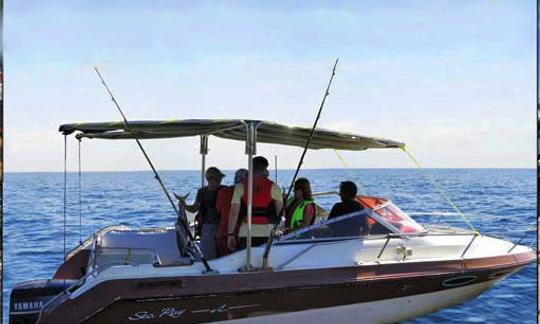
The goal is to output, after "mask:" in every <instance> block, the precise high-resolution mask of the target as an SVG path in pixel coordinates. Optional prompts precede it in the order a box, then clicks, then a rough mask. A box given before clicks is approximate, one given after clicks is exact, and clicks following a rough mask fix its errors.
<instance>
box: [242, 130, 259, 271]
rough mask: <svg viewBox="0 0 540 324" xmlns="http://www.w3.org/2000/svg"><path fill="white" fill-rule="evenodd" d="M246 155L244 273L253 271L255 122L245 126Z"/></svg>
mask: <svg viewBox="0 0 540 324" xmlns="http://www.w3.org/2000/svg"><path fill="white" fill-rule="evenodd" d="M246 126H247V127H246V128H247V129H246V135H247V136H246V154H247V156H248V187H247V188H244V190H245V189H247V194H248V195H247V196H248V197H247V198H248V201H247V215H246V217H247V227H248V231H247V237H246V265H245V266H244V270H245V271H249V270H252V269H253V266H252V265H251V242H252V237H251V218H252V215H253V155H255V154H257V138H256V137H257V135H256V134H257V133H256V128H257V125H256V123H255V122H248V124H247V125H246Z"/></svg>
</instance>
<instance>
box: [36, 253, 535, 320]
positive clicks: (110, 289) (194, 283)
mask: <svg viewBox="0 0 540 324" xmlns="http://www.w3.org/2000/svg"><path fill="white" fill-rule="evenodd" d="M534 258H535V255H534V253H521V254H516V255H508V256H500V257H492V258H483V259H471V260H463V261H462V260H454V261H439V262H435V261H432V262H416V263H398V264H380V265H369V266H355V267H343V268H330V269H314V270H296V271H278V272H272V271H270V272H255V273H242V274H234V275H211V276H197V277H193V276H191V277H174V278H147V279H121V280H111V281H107V282H104V283H101V284H98V285H96V286H95V287H94V288H92V289H91V290H89V291H88V292H86V293H84V294H83V295H81V296H79V297H78V298H76V299H73V300H66V301H65V302H64V303H62V304H60V305H58V306H57V308H56V309H55V310H54V311H53V312H51V313H50V314H48V316H46V317H44V318H43V319H42V323H59V322H69V323H79V322H83V321H85V320H87V321H88V322H89V323H105V322H112V321H114V322H115V323H116V322H118V323H121V322H131V323H133V321H130V320H129V318H130V317H131V318H132V320H135V321H143V322H147V321H153V322H157V321H158V320H159V321H160V322H163V321H165V320H166V319H170V320H172V321H175V320H176V321H178V320H179V319H180V320H181V321H182V322H205V321H216V320H226V319H231V318H243V317H249V316H257V315H264V314H268V313H280V312H291V311H299V310H305V309H310V308H319V307H331V306H338V305H346V304H353V303H361V302H368V301H376V300H381V299H388V298H396V297H404V296H411V295H416V294H422V293H428V292H433V291H438V290H441V289H448V287H450V286H451V285H450V286H448V287H444V286H442V285H441V284H442V282H443V281H445V280H447V279H451V278H453V277H456V276H469V275H470V276H476V278H475V279H474V281H472V282H470V283H469V284H473V283H480V282H483V281H488V280H493V279H495V278H496V277H494V276H493V275H494V274H495V275H496V276H500V274H501V273H502V274H504V273H505V272H506V271H511V270H513V269H516V268H519V267H521V266H523V265H525V264H527V263H529V262H531V261H533V260H534ZM449 283H450V284H452V283H456V282H453V281H449ZM457 283H458V284H459V281H457ZM160 316H161V317H160Z"/></svg>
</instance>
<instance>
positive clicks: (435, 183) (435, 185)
mask: <svg viewBox="0 0 540 324" xmlns="http://www.w3.org/2000/svg"><path fill="white" fill-rule="evenodd" d="M401 150H402V151H403V152H405V153H406V154H407V156H408V157H409V158H410V159H411V160H412V161H413V163H414V164H415V165H416V166H417V167H418V168H419V169H420V170H422V171H423V172H424V175H425V178H426V179H427V180H428V181H429V182H430V183H431V184H432V185H433V186H434V187H435V188H436V189H437V190H438V191H439V193H440V194H441V196H442V197H443V198H444V200H446V202H447V203H448V204H449V205H450V206H451V207H452V208H453V209H454V210H455V211H456V212H457V213H458V214H459V215H460V216H461V218H462V219H463V221H465V223H466V224H467V225H468V226H469V227H470V228H471V229H472V230H473V231H474V232H475V233H479V232H478V230H476V228H475V227H474V226H473V225H472V224H471V222H469V220H468V219H467V217H466V216H465V214H464V213H463V212H462V211H461V210H460V209H459V208H458V207H457V206H456V204H454V202H452V200H451V199H450V197H449V196H448V195H447V194H446V192H445V191H444V189H443V188H442V186H441V185H440V184H439V183H438V182H437V181H436V180H435V178H433V176H432V175H431V174H430V173H429V172H428V171H427V170H426V169H425V168H424V167H422V165H421V164H420V162H418V160H416V159H415V158H414V156H413V155H412V154H411V152H409V150H407V148H406V147H405V146H403V147H401Z"/></svg>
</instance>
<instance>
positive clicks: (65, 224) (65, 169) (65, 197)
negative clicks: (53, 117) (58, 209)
mask: <svg viewBox="0 0 540 324" xmlns="http://www.w3.org/2000/svg"><path fill="white" fill-rule="evenodd" d="M66 226H67V135H64V262H65V261H66Z"/></svg>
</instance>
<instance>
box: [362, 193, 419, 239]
mask: <svg viewBox="0 0 540 324" xmlns="http://www.w3.org/2000/svg"><path fill="white" fill-rule="evenodd" d="M373 214H374V215H375V218H377V216H379V217H381V218H382V219H384V221H386V222H388V223H389V224H390V225H391V227H390V228H392V227H394V228H395V229H396V230H397V231H398V232H400V233H404V234H413V233H421V232H424V231H425V230H426V229H425V228H424V227H423V226H422V225H420V224H418V223H417V222H416V221H415V220H414V219H412V218H411V217H410V216H409V215H407V214H406V213H404V212H403V211H402V210H401V209H399V208H398V207H397V206H396V205H394V204H393V203H391V202H390V201H387V202H385V203H383V204H381V205H378V206H375V207H374V208H373Z"/></svg>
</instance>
